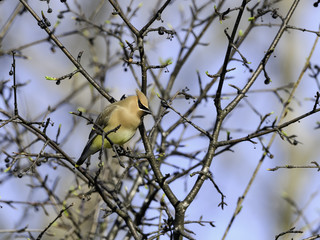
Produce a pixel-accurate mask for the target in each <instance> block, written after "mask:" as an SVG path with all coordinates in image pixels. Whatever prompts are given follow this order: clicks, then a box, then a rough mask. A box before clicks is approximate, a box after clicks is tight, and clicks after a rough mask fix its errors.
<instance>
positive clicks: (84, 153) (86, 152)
mask: <svg viewBox="0 0 320 240" xmlns="http://www.w3.org/2000/svg"><path fill="white" fill-rule="evenodd" d="M92 140H93V139H92V138H91V139H90V140H89V141H88V143H87V145H86V146H85V147H84V149H83V151H82V153H81V156H80V158H79V159H78V161H77V163H76V165H75V166H76V167H79V166H80V165H82V164H83V163H84V161H85V160H86V159H87V158H88V157H89V156H90V155H91V154H93V153H94V152H92V151H91V149H90V147H91V144H92Z"/></svg>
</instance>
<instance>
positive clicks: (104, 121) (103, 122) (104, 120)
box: [89, 104, 117, 139]
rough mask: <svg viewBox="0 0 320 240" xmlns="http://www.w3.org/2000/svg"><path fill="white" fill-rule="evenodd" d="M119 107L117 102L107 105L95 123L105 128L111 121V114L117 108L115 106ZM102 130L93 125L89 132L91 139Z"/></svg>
mask: <svg viewBox="0 0 320 240" xmlns="http://www.w3.org/2000/svg"><path fill="white" fill-rule="evenodd" d="M116 107H117V105H115V104H111V105H109V106H107V107H106V108H105V109H104V110H103V111H102V112H101V113H100V114H99V116H98V117H97V119H96V121H95V123H94V124H95V125H98V126H100V127H101V128H102V129H104V128H105V127H106V126H107V125H108V123H109V119H110V116H111V113H112V112H113V111H114V110H115V108H116ZM99 132H100V131H97V130H96V129H95V126H93V127H92V130H91V132H90V134H89V139H92V138H93V136H95V135H97V134H98V133H99Z"/></svg>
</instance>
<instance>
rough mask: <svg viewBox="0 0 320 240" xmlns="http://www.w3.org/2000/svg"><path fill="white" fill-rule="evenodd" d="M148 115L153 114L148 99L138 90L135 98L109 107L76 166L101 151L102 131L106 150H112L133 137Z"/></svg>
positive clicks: (98, 122) (92, 133)
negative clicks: (114, 146) (144, 117)
mask: <svg viewBox="0 0 320 240" xmlns="http://www.w3.org/2000/svg"><path fill="white" fill-rule="evenodd" d="M147 114H151V111H150V109H149V104H148V99H147V97H146V96H145V95H144V94H143V93H142V92H141V91H139V90H138V89H137V90H136V95H135V96H129V97H127V98H125V99H123V100H120V101H118V102H115V103H111V104H110V105H108V106H107V107H106V108H105V109H104V110H103V111H102V112H101V113H100V114H99V116H98V117H97V119H96V121H95V123H94V126H93V127H92V130H91V132H90V134H89V140H88V142H87V144H86V146H85V147H84V149H83V152H82V154H81V156H80V158H79V159H78V161H77V162H76V165H75V166H76V167H79V166H80V165H81V164H83V163H84V162H85V160H86V159H87V158H88V157H89V156H91V155H92V154H95V153H96V152H98V151H99V150H101V148H102V129H103V131H104V134H103V135H105V139H104V140H103V145H104V148H111V147H112V145H113V144H116V145H123V144H125V143H126V142H128V141H129V140H130V139H131V138H132V137H133V135H134V134H135V133H136V130H137V128H138V127H139V125H140V124H141V121H142V118H143V116H145V115H147ZM109 131H110V132H109ZM108 132H109V133H108ZM108 139H109V140H110V141H111V142H112V143H110V142H109V140H108Z"/></svg>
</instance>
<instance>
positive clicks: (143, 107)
mask: <svg viewBox="0 0 320 240" xmlns="http://www.w3.org/2000/svg"><path fill="white" fill-rule="evenodd" d="M138 106H139V108H140V109H141V110H145V111H150V110H149V108H147V107H146V106H144V105H143V104H142V103H141V101H140V100H139V99H138Z"/></svg>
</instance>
